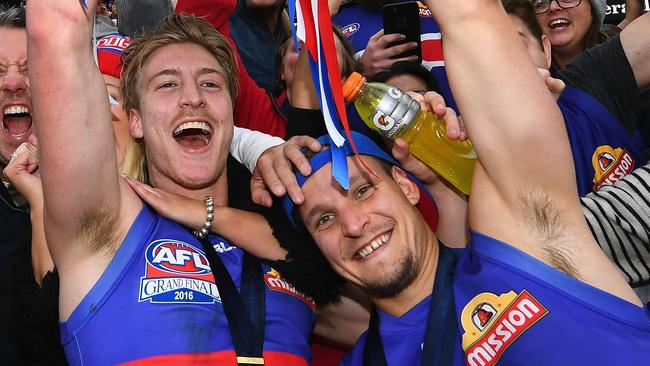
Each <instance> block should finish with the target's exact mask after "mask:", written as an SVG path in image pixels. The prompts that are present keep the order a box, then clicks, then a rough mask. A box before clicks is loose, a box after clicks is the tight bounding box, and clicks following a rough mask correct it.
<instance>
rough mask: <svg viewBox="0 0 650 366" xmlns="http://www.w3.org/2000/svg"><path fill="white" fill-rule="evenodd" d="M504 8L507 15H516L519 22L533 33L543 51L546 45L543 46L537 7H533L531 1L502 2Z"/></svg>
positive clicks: (506, 0) (513, 0)
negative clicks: (536, 12)
mask: <svg viewBox="0 0 650 366" xmlns="http://www.w3.org/2000/svg"><path fill="white" fill-rule="evenodd" d="M501 2H502V3H503V7H504V8H505V9H506V13H508V14H510V15H514V16H516V17H517V18H519V20H521V21H522V22H523V23H524V24H525V25H526V28H528V30H529V31H530V33H532V35H533V36H535V38H536V39H537V42H538V43H539V46H540V47H541V48H542V49H543V48H544V45H543V44H542V35H544V32H543V31H542V27H541V26H540V25H539V22H538V21H537V15H535V7H534V6H533V3H532V1H530V0H501Z"/></svg>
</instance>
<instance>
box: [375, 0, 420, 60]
mask: <svg viewBox="0 0 650 366" xmlns="http://www.w3.org/2000/svg"><path fill="white" fill-rule="evenodd" d="M382 12H383V16H384V34H385V35H392V34H402V35H404V37H403V38H402V39H401V40H398V41H393V42H391V43H389V44H388V46H387V48H390V47H393V46H396V45H401V44H417V46H416V47H412V46H411V47H409V48H408V50H405V51H404V52H401V53H399V54H397V55H396V56H394V57H392V58H394V59H402V58H404V57H408V56H417V61H418V62H421V61H422V46H421V43H420V42H421V41H420V7H419V5H418V3H417V2H415V1H408V2H403V3H396V4H388V5H385V6H384V7H383V8H382Z"/></svg>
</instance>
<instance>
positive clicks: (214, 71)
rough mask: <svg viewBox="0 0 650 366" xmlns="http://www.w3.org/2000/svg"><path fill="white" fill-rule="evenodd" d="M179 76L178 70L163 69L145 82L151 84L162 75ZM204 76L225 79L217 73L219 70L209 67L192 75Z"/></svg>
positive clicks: (219, 72)
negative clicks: (208, 75)
mask: <svg viewBox="0 0 650 366" xmlns="http://www.w3.org/2000/svg"><path fill="white" fill-rule="evenodd" d="M180 74H181V72H180V71H179V70H177V69H164V70H160V71H158V72H157V73H155V74H153V75H152V76H151V77H150V78H149V80H148V81H147V85H149V84H151V82H152V81H153V80H154V79H155V78H157V77H159V76H162V75H173V76H178V75H180ZM206 74H219V75H221V76H222V77H225V75H224V74H223V73H222V72H221V71H219V70H217V69H213V68H210V67H202V68H200V69H199V70H198V71H197V72H195V73H194V76H195V77H197V76H202V75H206Z"/></svg>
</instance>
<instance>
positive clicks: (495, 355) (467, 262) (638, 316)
mask: <svg viewBox="0 0 650 366" xmlns="http://www.w3.org/2000/svg"><path fill="white" fill-rule="evenodd" d="M454 297H455V302H456V316H457V318H458V324H459V335H460V336H461V337H462V341H461V342H462V349H463V351H464V359H465V360H464V361H465V362H464V363H465V364H466V365H468V366H478V365H481V366H486V365H495V364H499V365H523V364H525V365H540V366H541V365H592V366H593V365H626V366H633V365H639V366H640V365H648V354H650V311H648V309H647V308H640V307H638V306H636V305H633V304H631V303H629V302H627V301H625V300H622V299H620V298H618V297H616V296H613V295H611V294H609V293H606V292H604V291H602V290H599V289H597V288H595V287H593V286H590V285H588V284H585V283H583V282H580V281H578V280H576V279H574V278H571V277H569V276H567V275H565V274H563V273H561V272H559V271H557V270H555V269H553V268H551V267H550V266H548V265H546V264H544V263H542V262H540V261H538V260H537V259H535V258H533V257H531V256H529V255H527V254H525V253H524V252H522V251H520V250H518V249H516V248H514V247H512V246H510V245H508V244H506V243H503V242H500V241H498V240H496V239H493V238H491V237H488V236H485V235H482V234H479V233H475V232H473V233H472V243H471V244H470V246H469V247H468V248H467V249H466V250H465V252H464V254H463V256H462V257H461V258H460V261H459V263H458V267H457V270H456V278H455V283H454Z"/></svg>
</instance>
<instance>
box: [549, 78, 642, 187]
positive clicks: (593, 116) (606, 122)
mask: <svg viewBox="0 0 650 366" xmlns="http://www.w3.org/2000/svg"><path fill="white" fill-rule="evenodd" d="M557 103H558V106H559V107H560V110H561V111H562V114H563V115H564V121H565V123H566V129H567V132H568V134H569V142H570V145H571V151H572V154H573V161H574V164H575V169H576V180H577V183H578V194H579V195H580V196H584V195H586V194H588V193H589V192H591V191H595V190H597V189H598V188H599V187H600V186H602V185H605V184H608V185H611V184H614V183H616V182H617V181H618V180H619V179H621V178H623V177H624V176H625V175H627V174H629V173H630V172H631V171H632V170H634V168H636V167H637V166H639V165H640V164H642V163H643V160H642V155H641V152H642V151H643V142H642V141H641V138H640V137H639V136H637V137H636V138H633V137H632V136H630V135H629V134H628V133H627V131H626V130H625V128H624V127H623V125H622V124H621V122H620V121H619V120H618V119H617V118H616V117H614V116H613V115H612V114H611V113H610V112H609V111H608V110H607V109H606V108H605V107H604V106H603V105H602V104H601V103H600V102H599V101H598V100H596V99H595V98H594V97H592V96H591V95H589V94H587V93H585V92H583V91H581V90H579V89H575V88H572V87H569V86H567V87H566V88H565V89H564V91H563V92H562V94H561V95H560V98H559V99H558V101H557Z"/></svg>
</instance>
